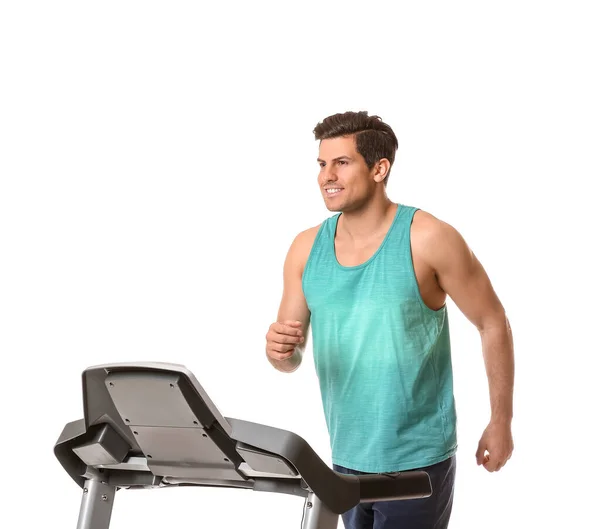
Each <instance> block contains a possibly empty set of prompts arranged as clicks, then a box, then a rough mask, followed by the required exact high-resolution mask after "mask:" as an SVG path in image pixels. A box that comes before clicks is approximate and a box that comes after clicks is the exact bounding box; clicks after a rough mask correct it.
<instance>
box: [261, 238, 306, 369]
mask: <svg viewBox="0 0 600 529" xmlns="http://www.w3.org/2000/svg"><path fill="white" fill-rule="evenodd" d="M313 232H314V229H310V230H307V231H305V232H302V233H300V234H299V235H298V236H297V237H296V238H295V239H294V241H293V242H292V245H291V246H290V249H289V250H288V253H287V256H286V259H285V263H284V266H283V294H282V297H281V303H280V305H279V310H278V312H277V321H278V322H281V323H283V322H287V321H298V322H300V328H301V330H302V336H304V342H302V343H301V344H298V345H297V346H296V348H295V350H294V354H293V355H292V356H290V357H289V358H286V359H285V360H275V359H273V358H271V357H269V356H267V359H268V360H269V362H270V363H271V365H272V366H273V367H274V368H275V369H277V370H278V371H281V372H284V373H292V372H294V371H296V369H298V368H299V367H300V364H301V363H302V356H303V353H304V350H305V348H306V338H307V334H308V330H309V325H310V310H309V309H308V306H307V304H306V299H305V297H304V291H303V290H302V274H303V272H304V265H305V264H306V261H307V259H308V254H309V253H310V249H311V247H312V242H313V240H314V233H313Z"/></svg>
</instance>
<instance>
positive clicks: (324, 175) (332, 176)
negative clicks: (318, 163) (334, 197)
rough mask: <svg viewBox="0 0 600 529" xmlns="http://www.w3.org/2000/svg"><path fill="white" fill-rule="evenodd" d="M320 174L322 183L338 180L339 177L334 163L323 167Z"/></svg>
mask: <svg viewBox="0 0 600 529" xmlns="http://www.w3.org/2000/svg"><path fill="white" fill-rule="evenodd" d="M319 176H320V180H321V183H322V184H326V183H328V182H337V179H338V177H337V174H336V172H335V167H334V166H332V165H330V166H325V167H323V169H321V174H320V175H319Z"/></svg>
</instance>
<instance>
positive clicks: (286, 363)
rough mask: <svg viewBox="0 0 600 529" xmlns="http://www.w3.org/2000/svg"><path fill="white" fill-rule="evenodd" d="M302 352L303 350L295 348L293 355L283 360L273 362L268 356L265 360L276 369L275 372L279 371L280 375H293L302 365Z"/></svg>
mask: <svg viewBox="0 0 600 529" xmlns="http://www.w3.org/2000/svg"><path fill="white" fill-rule="evenodd" d="M303 352H304V348H302V347H298V346H297V347H296V349H295V350H294V354H293V355H292V356H290V357H289V358H286V359H285V360H275V359H274V358H271V357H270V356H269V355H266V356H267V360H268V361H269V363H270V364H271V365H272V366H273V367H274V368H275V369H277V371H281V372H282V373H293V372H294V371H296V369H298V368H299V367H300V364H301V363H302V354H303Z"/></svg>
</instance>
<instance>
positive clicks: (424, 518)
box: [333, 456, 456, 529]
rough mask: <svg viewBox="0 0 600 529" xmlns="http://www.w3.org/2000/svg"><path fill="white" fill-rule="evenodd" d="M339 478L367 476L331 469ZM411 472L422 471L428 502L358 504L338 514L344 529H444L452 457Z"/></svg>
mask: <svg viewBox="0 0 600 529" xmlns="http://www.w3.org/2000/svg"><path fill="white" fill-rule="evenodd" d="M333 470H335V471H336V472H339V473H340V474H357V475H362V474H368V473H367V472H360V471H358V470H351V469H349V468H345V467H341V466H339V465H333ZM414 470H425V471H426V472H427V473H428V474H429V479H430V480H431V488H432V494H431V496H430V497H429V498H419V499H415V500H393V501H376V502H373V503H359V504H358V505H357V506H356V507H353V508H352V509H350V510H349V511H347V512H345V513H344V514H342V520H343V521H344V527H345V528H346V529H446V528H447V527H448V522H449V520H450V513H451V511H452V500H453V498H454V478H455V475H456V456H452V457H450V458H448V459H446V460H445V461H442V462H441V463H436V464H435V465H431V466H428V467H423V468H418V469H414Z"/></svg>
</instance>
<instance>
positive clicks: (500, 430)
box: [475, 421, 514, 472]
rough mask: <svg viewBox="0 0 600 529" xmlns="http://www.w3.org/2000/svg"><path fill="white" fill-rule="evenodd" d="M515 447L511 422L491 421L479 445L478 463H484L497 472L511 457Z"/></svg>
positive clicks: (490, 470)
mask: <svg viewBox="0 0 600 529" xmlns="http://www.w3.org/2000/svg"><path fill="white" fill-rule="evenodd" d="M513 448H514V445H513V439H512V433H511V429H510V422H507V421H491V422H490V423H489V424H488V425H487V428H486V429H485V430H484V431H483V435H482V436H481V440H480V441H479V446H478V447H477V453H476V454H475V457H476V458H477V464H478V465H483V466H484V468H485V469H486V470H487V471H488V472H497V471H498V470H500V469H501V468H502V467H503V466H504V465H505V464H506V462H507V461H508V460H509V459H510V457H511V455H512V452H513ZM486 452H487V453H486Z"/></svg>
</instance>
